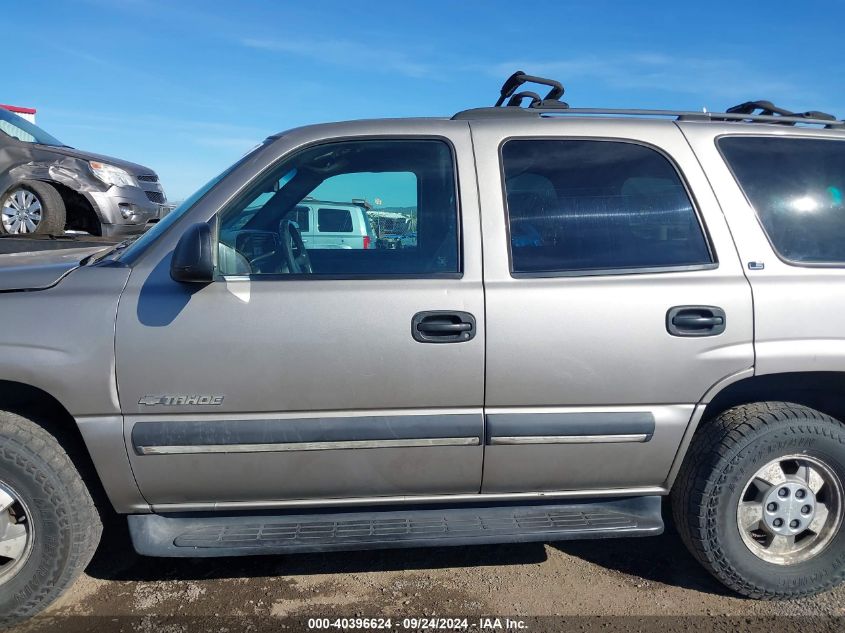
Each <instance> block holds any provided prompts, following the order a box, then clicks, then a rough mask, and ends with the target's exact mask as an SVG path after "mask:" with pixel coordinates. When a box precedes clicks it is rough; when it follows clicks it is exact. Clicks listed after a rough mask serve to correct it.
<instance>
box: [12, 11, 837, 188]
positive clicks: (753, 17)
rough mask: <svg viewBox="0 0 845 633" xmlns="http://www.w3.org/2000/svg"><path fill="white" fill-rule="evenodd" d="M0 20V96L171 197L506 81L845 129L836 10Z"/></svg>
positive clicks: (452, 106) (484, 101)
mask: <svg viewBox="0 0 845 633" xmlns="http://www.w3.org/2000/svg"><path fill="white" fill-rule="evenodd" d="M2 20H3V23H4V24H7V25H18V26H16V27H15V28H14V29H13V32H14V33H18V34H20V33H22V32H23V33H24V34H25V41H26V43H27V45H26V46H21V45H20V40H18V39H15V42H17V43H16V44H15V45H14V46H13V47H12V49H11V50H7V51H6V53H5V54H4V62H3V65H4V72H3V78H4V81H3V91H2V92H1V93H0V102H2V103H12V104H15V105H24V106H32V107H35V108H37V109H38V123H39V125H41V126H42V127H44V128H45V129H46V130H47V131H49V132H50V133H52V134H53V135H54V136H56V137H58V138H59V139H61V140H62V141H64V142H65V143H67V144H69V145H73V146H75V147H79V148H82V149H88V150H91V151H97V152H102V153H105V154H110V155H114V156H119V157H121V158H125V159H127V160H134V161H136V162H139V163H143V164H146V165H149V166H150V167H153V168H154V169H156V170H157V171H158V172H159V174H160V175H161V178H162V181H163V183H164V185H165V188H166V189H167V191H168V194H169V196H170V198H171V200H178V199H181V198H184V197H186V196H187V195H189V194H190V193H191V192H192V191H193V190H194V189H196V188H197V187H199V186H200V185H201V184H203V183H204V182H205V181H206V180H208V179H209V178H210V177H211V176H213V175H214V174H216V173H217V172H219V171H220V170H222V169H223V168H225V167H226V166H227V165H229V164H230V163H231V162H233V161H234V160H236V159H237V158H238V157H239V156H241V155H242V154H243V153H244V152H246V151H247V150H248V149H249V148H250V147H252V146H253V145H255V144H257V143H258V142H260V141H261V140H262V139H264V138H265V137H266V136H267V135H269V134H272V133H275V132H278V131H281V130H284V129H287V128H290V127H295V126H298V125H303V124H308V123H316V122H323V121H330V120H340V119H351V118H370V117H385V116H387V117H391V116H440V115H451V114H453V113H454V112H456V111H458V110H461V109H464V108H469V107H475V106H479V105H488V104H490V105H492V102H493V101H494V100H495V98H496V96H497V93H498V88H499V86H500V85H501V82H502V81H503V80H504V78H505V77H506V76H507V75H509V74H510V73H511V72H513V71H514V70H517V69H522V70H525V71H526V72H529V73H533V74H545V75H549V76H553V77H556V78H558V79H560V80H561V81H563V83H564V85H565V86H566V88H567V93H566V97H565V100H567V101H568V102H569V103H570V104H571V105H577V106H584V107H588V106H597V105H599V106H609V107H645V108H647V107H657V108H684V109H700V108H701V107H707V108H708V109H711V110H715V109H724V108H726V107H728V106H731V105H734V104H736V103H739V102H742V101H747V100H750V99H770V100H772V101H774V102H775V103H777V104H779V105H782V106H783V107H786V108H793V109H796V110H809V109H815V110H825V111H829V112H833V113H835V114H837V115H838V116H839V117H840V118H842V117H845V46H843V43H842V34H843V31H845V29H844V28H843V26H842V25H843V23H845V0H828V1H827V2H824V3H815V2H802V3H798V4H796V3H795V2H779V1H770V2H766V3H760V2H744V3H742V2H740V3H729V4H725V3H722V4H718V3H716V4H712V3H710V4H707V3H704V4H702V3H700V2H691V3H685V2H677V1H676V2H658V1H652V2H644V1H642V0H639V1H631V2H628V1H616V2H611V1H609V0H590V1H586V2H582V1H572V2H567V1H565V0H557V1H556V2H548V3H539V4H538V3H533V4H530V3H529V4H526V3H517V2H512V1H502V2H500V1H492V0H491V1H486V2H485V1H482V0H463V1H460V0H455V1H453V2H444V1H440V0H425V1H419V2H417V1H413V0H406V1H398V0H394V1H393V2H365V1H363V0H362V1H359V2H352V1H350V0H346V1H345V2H338V1H335V0H320V1H318V2H303V1H302V0H299V1H296V2H280V1H274V2H271V1H267V2H253V1H248V0H238V1H237V2H234V1H232V0H229V1H226V2H217V1H213V0H204V1H202V2H200V1H194V0H179V1H178V2H176V1H167V0H124V1H121V0H111V1H107V0H78V1H76V2H69V1H68V2H62V1H59V0H56V1H53V2H50V1H46V0H27V1H26V2H20V1H19V2H13V3H10V6H5V7H4V8H3V10H2ZM24 25H25V26H24ZM10 57H13V58H14V62H12V61H11V59H10Z"/></svg>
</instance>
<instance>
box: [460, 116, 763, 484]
mask: <svg viewBox="0 0 845 633" xmlns="http://www.w3.org/2000/svg"><path fill="white" fill-rule="evenodd" d="M472 129H473V139H474V143H475V149H476V156H477V160H478V175H479V182H480V183H481V188H480V200H481V206H482V209H483V219H482V222H483V235H484V242H485V243H484V253H485V258H484V273H485V288H486V301H487V305H486V315H487V362H486V366H487V373H486V376H487V387H486V393H487V396H486V414H487V416H486V420H487V428H486V436H487V437H486V439H487V447H486V453H485V462H484V481H483V486H482V492H490V493H500V492H522V491H537V490H543V491H567V490H593V491H595V490H611V491H612V490H618V489H622V488H638V489H652V490H653V489H655V488H658V487H661V486H662V485H663V484H664V482H665V480H666V478H667V475H668V473H669V470H670V466H671V464H672V462H673V459H674V458H675V455H676V453H677V450H678V447H679V444H680V442H681V439H682V436H683V433H684V431H685V429H686V428H687V425H688V423H689V421H690V418H691V415H692V413H693V409H694V407H695V405H696V403H698V402H699V401H700V400H701V399H702V397H703V396H704V394H705V393H706V392H707V391H708V390H709V389H710V388H711V386H713V385H714V384H716V383H718V382H719V381H721V380H723V379H725V378H727V377H729V376H732V375H734V374H737V373H740V372H743V371H746V370H748V368H750V367H752V364H753V350H752V305H751V293H750V289H749V286H748V283H747V281H746V279H745V277H744V275H743V271H742V268H741V266H740V263H739V260H738V257H737V253H736V252H735V249H734V246H733V244H732V240H731V237H730V234H729V233H728V230H727V227H726V224H725V220H724V218H723V216H722V213H721V210H720V208H719V206H718V204H717V202H716V200H715V198H714V196H713V194H712V192H711V190H710V188H709V185H708V183H707V181H706V179H705V178H704V176H703V174H702V172H701V170H700V168H699V166H698V164H697V162H696V160H695V157H694V155H693V154H692V152H691V150H690V148H689V146H688V145H687V144H686V142H685V140H684V138H683V136H682V135H681V133H680V131H679V130H678V129H677V127H676V126H675V125H673V124H671V123H668V122H633V121H632V122H627V121H609V120H606V121H600V120H592V121H590V120H580V121H579V120H560V119H551V120H545V119H544V120H540V121H537V120H528V121H527V122H525V123H522V122H520V123H514V124H511V123H508V124H507V126H504V125H503V124H502V122H496V121H482V122H473V123H472Z"/></svg>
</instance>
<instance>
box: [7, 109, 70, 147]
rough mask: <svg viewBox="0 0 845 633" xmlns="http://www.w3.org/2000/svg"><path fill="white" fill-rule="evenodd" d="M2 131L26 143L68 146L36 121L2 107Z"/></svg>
mask: <svg viewBox="0 0 845 633" xmlns="http://www.w3.org/2000/svg"><path fill="white" fill-rule="evenodd" d="M0 132H5V133H6V134H8V135H9V136H11V137H12V138H16V139H18V140H19V141H23V142H24V143H37V144H39V145H53V146H55V147H66V145H65V144H64V143H62V142H61V141H60V140H59V139H57V138H55V137H53V136H50V135H49V134H47V132H45V131H44V130H42V129H41V128H40V127H38V126H37V125H35V124H34V123H30V122H29V121H27V120H26V119H24V118H22V117H19V116H18V115H17V114H13V113H11V112H9V111H8V110H5V109H3V108H0Z"/></svg>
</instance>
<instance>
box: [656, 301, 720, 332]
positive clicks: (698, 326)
mask: <svg viewBox="0 0 845 633" xmlns="http://www.w3.org/2000/svg"><path fill="white" fill-rule="evenodd" d="M726 321H727V320H726V318H725V311H724V310H722V308H717V307H715V306H675V307H674V308H670V309H669V311H668V312H667V313H666V330H667V331H668V332H669V334H671V335H672V336H716V335H717V334H721V333H722V332H724V331H725V325H726Z"/></svg>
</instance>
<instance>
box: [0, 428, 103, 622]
mask: <svg viewBox="0 0 845 633" xmlns="http://www.w3.org/2000/svg"><path fill="white" fill-rule="evenodd" d="M101 532H102V524H101V522H100V516H99V514H98V512H97V510H96V508H95V506H94V502H93V500H92V499H91V495H90V494H89V492H88V489H87V488H86V486H85V484H84V483H83V481H82V478H81V477H80V475H79V472H78V471H77V470H76V468H75V467H74V465H73V463H72V462H71V460H70V458H69V457H68V455H67V453H66V452H65V451H64V449H63V448H62V447H61V446H60V445H59V443H58V441H56V438H55V437H53V436H52V435H50V434H49V433H48V432H47V431H45V430H44V429H43V428H41V427H40V426H38V425H37V424H35V423H34V422H32V421H30V420H28V419H26V418H23V417H21V416H19V415H16V414H13V413H8V412H4V411H0V625H9V624H12V623H14V622H18V621H20V620H23V619H25V618H27V617H29V616H32V615H35V614H36V613H38V612H39V611H41V610H43V609H45V608H46V607H47V606H48V605H49V604H50V603H51V602H53V601H54V600H55V599H56V598H58V597H59V596H60V595H61V594H62V592H63V591H64V590H65V589H67V588H68V587H70V585H71V584H73V582H74V580H76V578H77V577H78V576H79V574H80V573H81V572H82V571H83V570H84V569H85V567H86V565H87V564H88V563H89V561H90V560H91V558H92V556H93V555H94V551H95V550H96V548H97V544H98V543H99V540H100V534H101Z"/></svg>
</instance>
